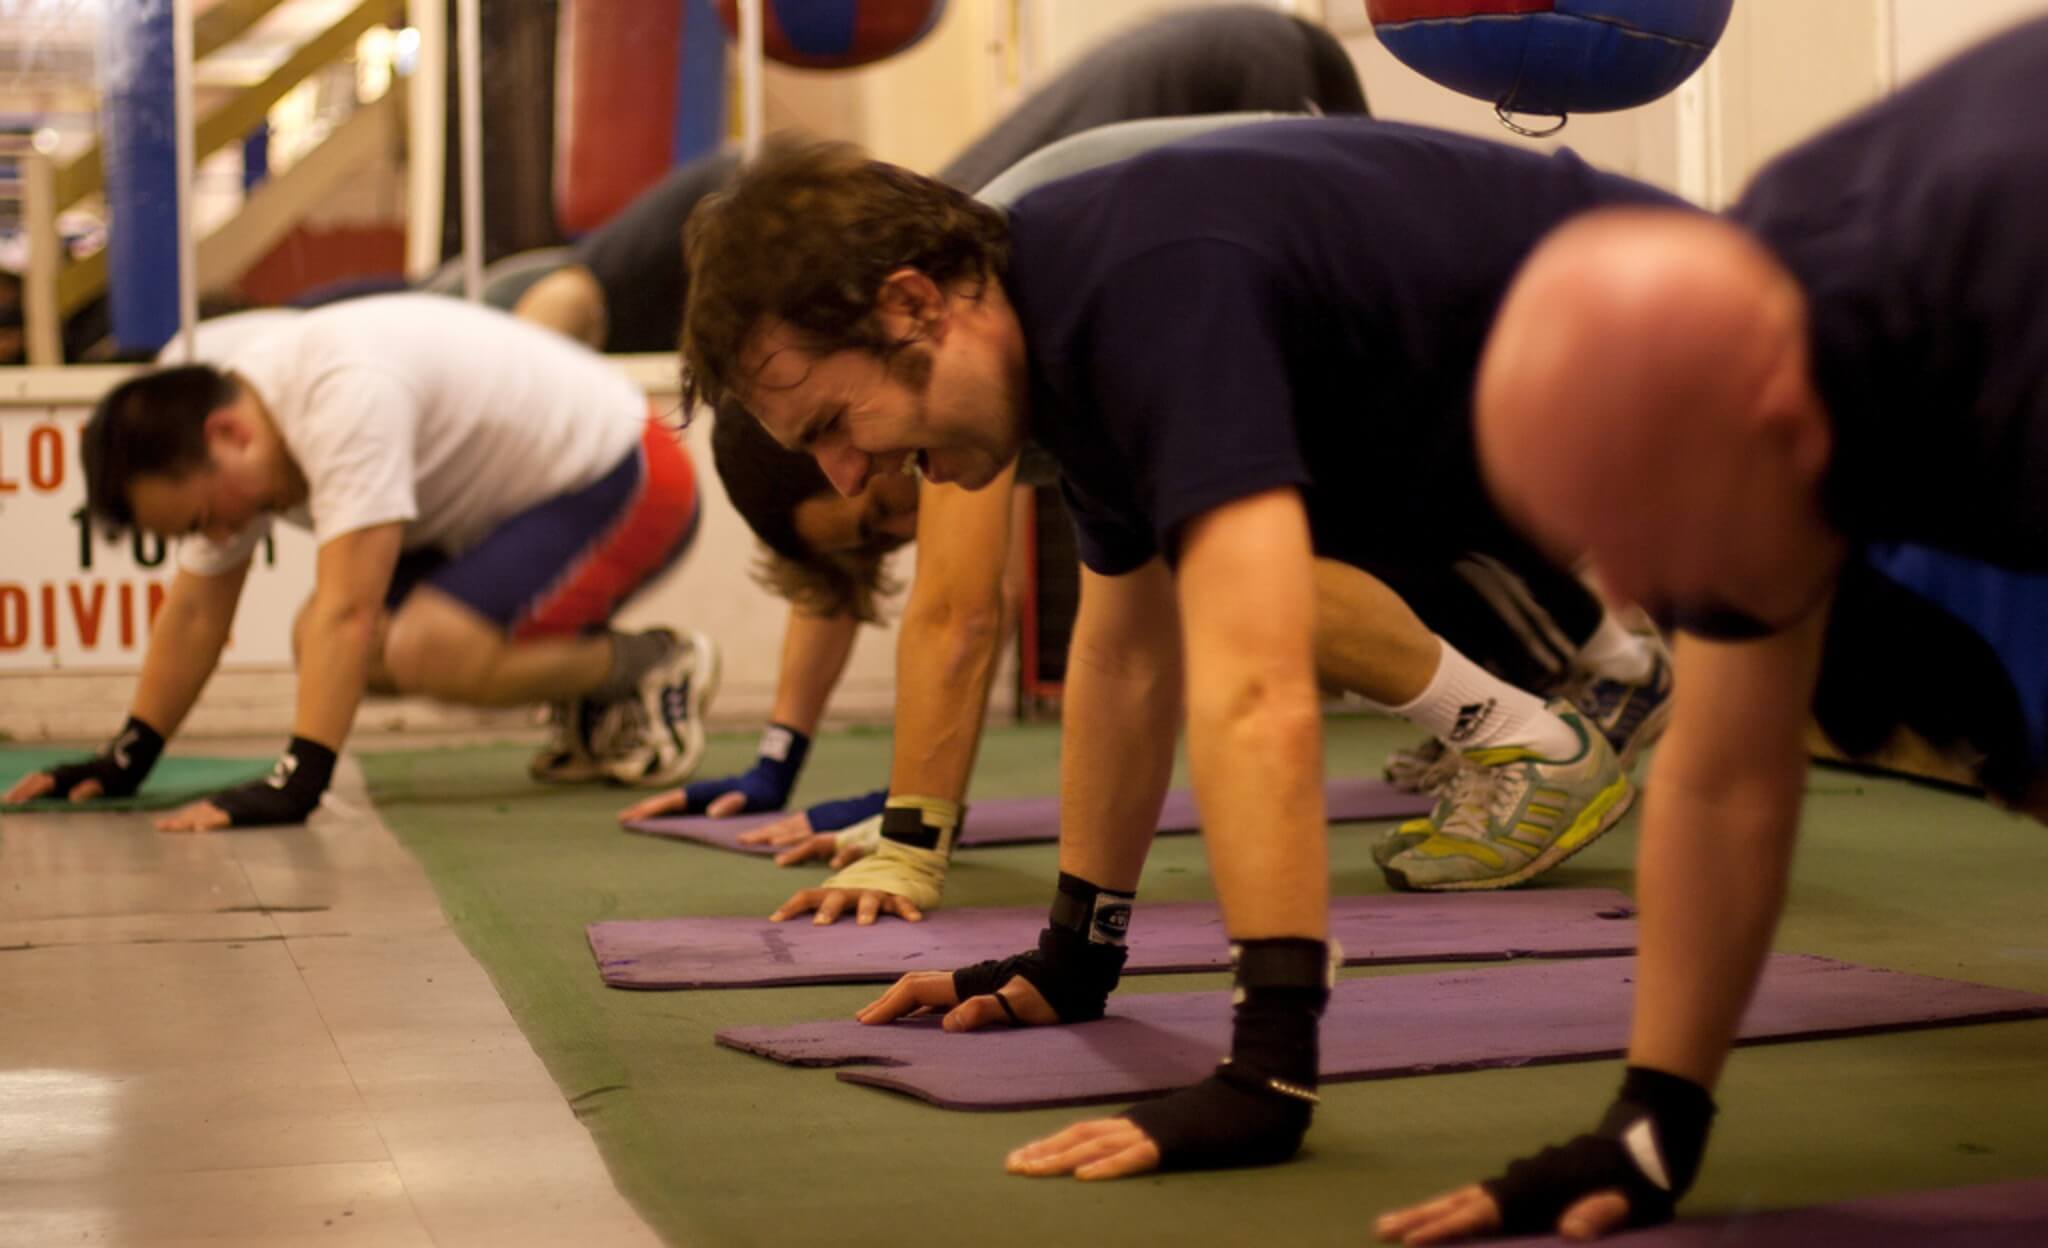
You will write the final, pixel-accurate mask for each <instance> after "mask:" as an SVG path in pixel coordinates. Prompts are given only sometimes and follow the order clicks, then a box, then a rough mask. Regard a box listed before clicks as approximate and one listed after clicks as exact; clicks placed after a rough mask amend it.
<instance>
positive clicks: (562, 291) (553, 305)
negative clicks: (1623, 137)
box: [512, 264, 609, 351]
mask: <svg viewBox="0 0 2048 1248" xmlns="http://www.w3.org/2000/svg"><path fill="white" fill-rule="evenodd" d="M512 312H513V315H515V316H517V317H519V318H520V319H522V320H526V321H531V322H533V323H534V324H536V325H545V326H547V327H548V328H549V329H552V330H554V331H556V332H557V333H561V334H565V335H567V336H568V337H570V338H574V339H576V340H577V341H578V342H581V343H582V344H583V345H585V346H587V347H590V348H591V349H593V350H598V351H602V350H603V349H604V340H605V337H606V335H607V333H608V332H609V323H608V321H607V319H606V316H605V305H604V288H603V287H602V286H600V285H598V283H597V279H596V278H595V277H593V276H592V275H591V272H590V270H589V269H586V268H584V267H583V266H582V265H578V264H571V265H565V266H564V267H562V268H559V269H557V270H555V271H554V272H553V273H550V274H548V275H547V276H546V277H543V278H541V279H540V280H539V281H537V282H535V283H534V284H533V285H532V286H530V287H528V288H527V291H526V293H525V294H524V295H522V296H520V299H519V302H518V304H517V305H516V306H514V308H513V309H512Z"/></svg>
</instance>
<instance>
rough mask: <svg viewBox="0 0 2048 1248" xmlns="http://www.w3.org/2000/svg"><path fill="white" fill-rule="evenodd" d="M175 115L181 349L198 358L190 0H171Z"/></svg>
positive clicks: (188, 359)
mask: <svg viewBox="0 0 2048 1248" xmlns="http://www.w3.org/2000/svg"><path fill="white" fill-rule="evenodd" d="M171 91H172V98H171V116H172V119H173V124H174V125H175V126H176V127H177V136H176V137H177V145H178V344H179V345H178V351H179V355H180V357H181V358H182V359H183V360H184V361H185V362H186V363H188V364H189V363H191V362H192V361H193V360H196V359H198V358H199V345H198V337H197V333H198V325H199V252H198V244H197V243H195V242H194V241H193V236H194V235H195V234H197V233H198V232H199V222H198V220H197V219H196V218H195V217H194V216H193V211H192V183H193V180H194V165H195V164H196V163H197V162H196V161H195V160H194V159H193V151H192V149H193V138H194V136H193V127H194V126H195V125H197V124H198V121H197V118H196V117H195V116H194V115H193V108H192V0H171Z"/></svg>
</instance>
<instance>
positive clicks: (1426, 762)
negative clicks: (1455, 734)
mask: <svg viewBox="0 0 2048 1248" xmlns="http://www.w3.org/2000/svg"><path fill="white" fill-rule="evenodd" d="M1383 774H1385V776H1386V778H1387V783H1388V784H1391V785H1393V786H1394V787H1395V788H1397V789H1400V790H1402V791H1404V792H1407V793H1440V792H1442V791H1443V788H1444V786H1445V785H1447V784H1449V783H1450V782H1451V778H1452V777H1453V776H1455V775H1457V774H1458V752H1457V751H1456V750H1454V749H1452V748H1451V747H1450V746H1448V745H1445V744H1444V743H1443V742H1442V741H1440V740H1438V739H1437V738H1435V737H1431V738H1429V739H1428V740H1426V741H1424V742H1423V743H1422V744H1420V745H1418V746H1416V747H1415V748H1414V749H1412V750H1395V751H1394V752H1393V753H1392V754H1389V755H1387V767H1386V771H1385V772H1384V773H1383Z"/></svg>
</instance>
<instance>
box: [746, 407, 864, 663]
mask: <svg viewBox="0 0 2048 1248" xmlns="http://www.w3.org/2000/svg"><path fill="white" fill-rule="evenodd" d="M711 459H712V462H713V463H714V464H716V465H717V467H718V479H719V480H720V481H721V482H723V483H724V484H725V492H726V496H727V497H729V498H731V499H732V505H733V508H734V509H735V510H737V511H738V512H739V513H740V518H741V519H743V520H745V521H746V522H747V527H748V528H750V529H752V530H753V531H754V536H756V537H758V538H760V539H761V543H762V544H763V545H764V546H766V547H767V548H768V550H767V553H766V556H765V558H764V559H763V562H762V563H761V565H760V566H759V567H757V568H756V569H755V572H754V576H755V579H756V580H758V581H760V582H761V584H762V585H763V586H765V587H766V588H767V589H768V590H769V591H770V592H772V593H774V594H775V595H776V596H778V597H781V598H785V599H788V600H789V601H790V602H792V603H794V604H796V606H797V607H799V608H800V609H802V610H803V611H805V612H807V613H809V614H811V615H826V616H832V615H851V616H853V617H854V618H856V619H859V620H862V621H865V622H868V623H873V622H875V621H876V620H878V619H880V618H881V611H880V608H879V606H878V605H877V599H879V598H881V597H883V596H884V595H887V594H889V593H892V592H893V591H894V590H895V588H896V586H895V585H894V583H893V582H891V581H890V580H889V579H888V578H887V576H886V575H884V562H885V559H886V555H887V552H886V551H881V550H872V551H871V550H851V551H819V550H813V549H812V548H811V546H810V544H809V543H808V542H806V541H804V539H803V537H802V536H801V535H799V534H798V533H797V530H796V509H797V507H798V505H799V504H801V503H802V502H803V501H804V500H805V499H808V498H813V497H816V496H817V495H819V494H830V493H832V492H833V491H832V483H831V482H830V481H828V480H826V478H825V474H824V473H823V472H821V471H819V469H818V464H817V461H816V460H814V459H812V458H811V457H810V456H808V455H804V454H800V453H799V452H796V451H791V450H785V449H784V448H783V447H782V445H781V444H780V443H778V442H776V440H775V439H773V438H771V437H769V436H768V431H767V430H765V429H763V428H761V424H760V422H759V421H757V420H755V419H754V418H753V417H752V416H750V415H748V414H747V411H746V409H744V408H742V407H741V406H740V405H739V404H738V403H735V402H730V401H728V402H726V403H725V404H723V405H721V406H720V407H719V409H718V413H717V415H716V416H715V417H714V418H713V420H712V424H711Z"/></svg>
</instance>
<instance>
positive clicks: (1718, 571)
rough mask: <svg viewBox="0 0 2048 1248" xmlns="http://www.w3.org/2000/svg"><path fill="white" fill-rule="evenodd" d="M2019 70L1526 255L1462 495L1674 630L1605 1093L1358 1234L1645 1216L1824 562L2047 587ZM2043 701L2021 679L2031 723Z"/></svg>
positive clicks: (2047, 389)
mask: <svg viewBox="0 0 2048 1248" xmlns="http://www.w3.org/2000/svg"><path fill="white" fill-rule="evenodd" d="M2044 76H2048V22H2035V23H2033V24H2030V25H2026V26H2022V27H2020V28H2018V29H2016V30H2014V31H2012V32H2009V33H2008V34H2006V35H2004V36H2002V37H2000V38H1999V39H1997V40H1994V41H1993V42H1991V43H1987V44H1985V45H1982V46H1981V47H1979V48H1977V49H1975V50H1973V51H1970V52H1968V53H1965V54H1964V55H1963V56H1961V57H1959V58H1957V59H1956V60H1954V61H1952V62H1951V63H1950V64H1948V65H1947V66H1945V67H1943V68H1941V69H1938V70H1937V71H1935V72H1934V73H1932V74H1930V75H1929V76H1927V77H1926V78H1925V79H1923V80H1921V81H1920V82H1919V83H1918V84H1916V85H1915V86H1913V87H1911V88H1910V89H1908V90H1905V91H1902V92H1900V93H1898V94H1897V95H1895V96H1893V97H1891V98H1890V99H1887V100H1885V101H1883V102H1881V103H1880V104H1878V105H1876V106H1874V107H1872V108H1870V109H1868V110H1866V111H1865V112H1863V113H1862V114H1860V115H1858V116H1856V117H1854V118H1852V119H1851V120H1850V121H1848V122H1847V123H1845V124H1843V125H1841V126H1838V127H1836V128H1835V129H1834V130H1832V131H1829V132H1827V133H1825V134H1823V135H1821V136H1820V137H1819V138H1816V139H1814V140H1812V141H1810V142H1809V143H1807V144H1806V145H1804V146H1803V147H1801V148H1799V149H1797V150H1795V151H1793V152H1792V153H1790V154H1788V155H1787V156H1785V157H1783V158H1781V159H1780V160H1778V161H1777V162H1776V163H1774V164H1773V165H1771V166H1770V167H1769V168H1767V169H1766V170H1765V171H1764V172H1763V173H1762V174H1761V175H1759V176H1758V178H1757V180H1756V182H1755V183H1754V184H1753V185H1752V187H1751V188H1750V190H1749V191H1748V193H1747V194H1746V195H1745V196H1744V197H1743V199H1742V201H1741V203H1740V204H1738V205H1737V206H1736V208H1735V209H1734V210H1733V212H1732V213H1731V221H1730V222H1715V221H1709V220H1702V219H1698V218H1691V217H1679V216H1677V215H1675V214H1666V213H1656V212H1645V211H1639V210H1631V211H1624V212H1616V213H1610V214H1603V215H1598V216H1590V217H1585V218H1581V219H1579V220H1577V221H1575V222H1573V223H1572V224H1570V225H1568V226H1566V227H1565V228H1564V229H1561V230H1559V231H1558V232H1557V233H1556V234H1554V235H1553V236H1552V237H1551V238H1550V239H1549V240H1548V241H1547V242H1546V243H1545V244H1544V245H1543V246H1542V247H1540V248H1539V249H1538V250H1537V251H1536V252H1535V253H1534V254H1533V255H1532V256H1531V258H1530V260H1529V262H1528V263H1527V265H1526V266H1525V267H1524V270H1523V272H1522V274H1521V275H1520V277H1519V278H1518V280H1517V282H1516V284H1515V286H1514V287H1513V289H1512V290H1511V292H1510V294H1509V297H1508V300H1507V302H1506V303H1505V305H1504V306H1503V309H1502V313H1501V316H1500V318H1499V320H1498V322H1497V323H1496V327H1495V332H1494V334H1493V336H1492V338H1491V340H1490V343H1489V346H1488V348H1487V352H1486V354H1485V357H1484V359H1483V362H1482V367H1481V377H1480V382H1479V393H1478V417H1477V419H1478V436H1479V449H1480V455H1481V460H1482V464H1483V470H1484V474H1485V477H1486V480H1487V484H1488V486H1489V488H1490V490H1491V491H1492V493H1493V495H1494V497H1495V498H1496V500H1497V501H1498V502H1499V503H1500V505H1501V507H1502V508H1503V510H1504V511H1506V512H1507V513H1508V514H1509V515H1510V516H1511V517H1512V518H1514V519H1516V520H1517V521H1519V522H1520V523H1521V525H1522V527H1523V528H1524V529H1525V530H1526V531H1527V532H1528V533H1529V534H1531V535H1532V536H1534V537H1535V538H1536V539H1537V541H1538V542H1539V543H1540V544H1541V545H1543V546H1545V547H1547V548H1549V549H1550V550H1551V552H1552V553H1553V554H1559V555H1570V556H1574V557H1584V558H1585V559H1586V560H1587V561H1588V563H1589V565H1590V567H1591V569H1592V571H1593V574H1594V575H1595V576H1596V578H1597V579H1598V580H1599V582H1600V584H1601V585H1602V586H1604V587H1605V589H1606V591H1607V593H1608V594H1609V596H1611V597H1613V598H1615V599H1621V600H1627V601H1631V602H1635V603H1639V604H1642V605H1643V606H1645V607H1647V608H1649V609H1650V611H1651V612H1652V614H1654V615H1657V616H1659V617H1661V618H1662V619H1664V620H1666V621H1667V622H1669V623H1671V624H1674V625H1675V626H1676V627H1678V628H1679V629H1680V630H1681V634H1680V640H1679V643H1678V646H1677V660H1676V663H1677V673H1678V682H1677V683H1678V689H1679V693H1678V697H1677V709H1676V711H1675V713H1674V715H1673V719H1672V724H1671V727H1670V729H1669V732H1668V734H1667V736H1666V737H1665V739H1664V745H1663V748H1662V749H1661V750H1660V751H1659V752H1658V754H1657V757H1656V761H1655V763H1654V766H1653V770H1652V778H1651V782H1650V783H1649V785H1648V786H1647V790H1646V791H1647V799H1646V804H1645V816H1644V820H1643V829H1642V842H1641V848H1640V851H1639V860H1638V867H1637V886H1638V893H1639V899H1640V902H1641V905H1642V912H1643V913H1642V926H1641V933H1642V934H1641V973H1640V974H1639V975H1638V976H1637V977H1636V985H1637V989H1636V993H1637V995H1636V1016H1635V1024H1634V1029H1633V1031H1632V1033H1631V1042H1630V1047H1629V1067H1628V1074H1627V1076H1626V1078H1625V1080H1624V1082H1623V1084H1622V1090H1621V1095H1620V1096H1619V1097H1618V1098H1617V1100H1616V1102H1615V1103H1614V1105H1613V1106H1612V1107H1611V1108H1610V1109H1609V1110H1608V1112H1607V1115H1606V1117H1605V1119H1604V1120H1603V1121H1602V1122H1601V1124H1600V1126H1599V1128H1598V1129H1597V1130H1596V1131H1595V1132H1594V1133H1592V1134H1589V1135H1582V1136H1580V1137H1578V1138H1576V1139H1574V1140H1572V1141H1570V1142H1569V1143H1567V1144H1565V1145H1562V1146H1559V1147H1556V1148H1551V1149H1546V1150H1545V1151H1543V1152H1542V1153H1539V1154H1537V1155H1536V1156H1534V1157H1532V1158H1528V1159H1526V1160H1523V1161H1520V1162H1517V1163H1515V1164H1514V1165H1512V1166H1510V1167H1509V1168H1508V1170H1507V1172H1506V1173H1505V1174H1503V1175H1501V1176H1500V1177H1497V1178H1495V1179H1492V1180H1489V1181H1488V1182H1486V1183H1485V1184H1482V1185H1474V1186H1470V1187H1466V1188H1463V1189H1460V1190H1459V1191H1456V1192H1453V1193H1451V1194H1450V1195H1447V1196H1444V1197H1442V1198H1440V1199H1437V1200H1434V1201H1431V1202H1428V1203H1426V1204H1422V1205H1418V1206H1415V1207H1413V1208H1410V1209H1407V1210H1403V1211H1401V1212H1398V1213H1394V1214H1390V1215H1388V1216H1386V1217H1384V1218H1382V1219H1381V1221H1380V1224H1379V1231H1380V1234H1381V1237H1382V1238H1384V1239H1388V1240H1399V1241H1401V1242H1404V1243H1410V1244H1428V1243H1438V1242H1443V1241H1447V1240H1452V1239H1457V1238H1460V1237H1463V1236H1466V1235H1471V1234H1481V1233H1488V1232H1492V1231H1497V1230H1505V1231H1510V1232H1522V1231H1537V1230H1544V1229H1548V1228H1550V1227H1553V1226H1555V1227H1557V1228H1558V1229H1559V1230H1561V1231H1562V1232H1563V1233H1565V1234H1566V1235H1567V1236H1571V1237H1581V1236H1588V1235H1595V1234H1600V1233H1604V1232H1606V1231H1608V1230H1612V1229H1614V1228H1615V1227H1617V1226H1619V1225H1621V1224H1623V1223H1624V1222H1634V1223H1644V1222H1653V1221H1658V1220H1661V1219H1664V1218H1668V1217H1670V1216H1671V1215H1672V1212H1673V1207H1674V1205H1675V1203H1676V1202H1677V1200H1678V1199H1679V1198H1680V1197H1681V1196H1683V1195H1684V1193H1685V1191H1686V1189H1687V1188H1688V1187H1689V1186H1690V1184H1691V1182H1692V1179H1693V1177H1694V1175H1695V1174H1696V1172H1697V1171H1698V1168H1699V1165H1700V1161H1701V1159H1702V1156H1703V1155H1704V1151H1705V1147H1706V1138H1707V1128H1708V1124H1709V1122H1710V1120H1711V1118H1712V1116H1713V1113H1714V1104H1713V1100H1712V1095H1711V1091H1710V1090H1711V1089H1712V1087H1713V1086H1714V1083H1715V1081H1716V1079H1717V1078H1718V1076H1719V1074H1720V1071H1721V1066H1722V1063H1723V1061H1724V1060H1725V1058H1726V1056H1727V1053H1728V1048H1729V1045H1730V1043H1731V1040H1732V1037H1733V1035H1734V1032H1735V1028H1736V1024H1737V1022H1738V1021H1739V1019H1740V1017H1741V1014H1742V1010H1743V1007H1744V1004H1745V1003H1746V1002H1747V1001H1748V999H1749V995H1750V992H1751V989H1752V988H1753V987H1754V985H1755V983H1756V978H1757V974H1758V970H1759V967H1760V966H1761V963H1762V959H1763V956H1764V953H1765V952H1766V950H1767V949H1768V947H1769V945H1770V940H1771V933H1772V929H1773V927H1774V926H1775V924H1776V922H1777V918H1778V915H1779V912H1780V910H1781V908H1782V904H1783V901H1784V896H1785V888H1786V877H1787V873H1788V870H1789V865H1790V862H1791V856H1792V846H1793V841H1794V837H1795V833H1796V831H1797V828H1798V813H1799V803H1800V797H1801V791H1802V784H1803V780H1804V776H1805V771H1806V763H1805V751H1804V748H1803V738H1804V730H1805V725H1806V722H1807V714H1808V705H1809V702H1810V700H1811V695H1812V694H1813V691H1814V689H1815V684H1816V673H1817V672H1818V671H1819V669H1820V668H1821V665H1822V661H1823V655H1824V648H1825V647H1824V638H1825V637H1826V636H1827V627H1828V619H1829V611H1828V609H1827V605H1828V603H1829V601H1830V599H1831V596H1833V595H1835V594H1836V592H1837V587H1838V581H1839V580H1840V578H1841V577H1842V574H1843V572H1844V569H1845V568H1852V569H1862V568H1865V567H1873V566H1875V567H1886V566H1890V565H1891V564H1896V563H1897V560H1898V556H1897V553H1896V551H1895V550H1892V551H1888V550H1887V548H1886V547H1885V546H1884V545H1881V544H1885V543H1896V542H1910V543H1916V544H1918V545H1919V546H1922V547H1925V548H1928V549H1930V550H1933V551H1935V552H1938V554H1939V555H1940V556H1941V557H1942V558H1944V559H1952V560H1962V561H1966V562H1969V563H1973V564H1976V565H1978V566H1979V567H1990V568H1993V569H1994V570H1996V571H1997V572H1999V573H2000V574H2001V575H2005V576H2012V575H2016V574H2018V573H2024V572H2039V571H2042V570H2048V489H2044V488H2042V487H2043V483H2044V482H2048V295H2044V292H2048V213H2044V212H2043V209H2042V205H2043V204H2044V203H2048V127H2043V126H2042V125H2041V124H2040V122H2039V117H2038V109H2037V102H2038V98H2039V85H2038V84H2039V83H2040V82H2041V81H2043V79H2044ZM1970 579H1981V578H1959V577H1957V576H1955V575H1951V574H1948V573H1943V574H1942V575H1941V576H1940V577H1939V578H1938V580H1937V579H1930V580H1928V585H1929V586H1930V588H1932V589H1933V590H1935V591H1936V592H1938V593H1939V594H1941V595H1944V596H1951V597H1952V594H1951V591H1950V590H1943V589H1941V586H1942V585H1944V584H1946V585H1950V586H1954V585H1960V584H1964V583H1966V582H1967V581H1968V580H1970ZM1966 597H1967V595H1966ZM1952 600H1954V601H1961V600H1962V599H1953V598H1952ZM1845 601H1846V597H1845ZM2009 601H2010V603H2011V604H2021V603H2028V602H2031V604H2036V605H2029V606H2026V607H2025V608H2024V609H2026V610H2028V611H2030V612H2032V613H2034V615H2035V618H2032V619H2030V620H2026V621H2022V623H2024V624H2027V625H2030V628H2028V629H2027V630H2026V632H2027V635H2029V636H2031V637H2032V638H2033V639H2035V640H2034V641H2033V642H2032V644H2031V650H2032V652H2033V654H2034V655H2038V654H2039V651H2040V644H2039V641H2038V639H2039V638H2040V637H2041V636H2043V635H2044V633H2043V630H2044V629H2048V603H2044V602H2043V600H2042V598H2041V597H2040V595H2038V594H2035V595H2033V596H2032V597H2031V599H2030V600H2029V599H2025V598H2011V599H2010V600H2009ZM1960 614H1962V615H1963V616H1964V617H1965V618H1967V616H1968V611H1967V610H1964V611H1962V612H1960ZM2013 624H2014V621H2013V620H2011V619H2010V618H2007V619H2006V620H2005V621H2004V624H2003V627H2005V628H2006V629H2008V630H2009V629H2011V627H2012V626H2013ZM1980 631H1981V630H1980ZM2036 662H2037V661H2036ZM2043 689H2044V685H2043V684H2041V683H2039V682H2034V683H2032V684H2030V685H2027V686H2024V687H2023V690H2022V691H2023V692H2025V693H2027V694H2028V695H2029V696H2030V698H2031V701H2032V705H2030V706H2028V707H2027V708H2025V709H2026V711H2027V712H2028V713H2029V715H2030V716H2031V717H2032V719H2033V720H2034V722H2035V723H2039V722H2040V719H2041V711H2042V709H2043V701H2044V699H2043V694H2042V690H2043ZM1958 697H1959V698H1960V695H1958ZM1963 704H1964V703H1962V702H1961V701H1958V702H1957V703H1956V705H1963ZM1999 770H2000V772H2001V773H2003V774H2004V776H2005V777H2006V778H2004V779H2000V778H1999V776H1989V775H1987V776H1986V777H1985V779H1986V780H1987V782H1992V783H1994V784H1996V785H1998V786H2000V787H2002V788H2004V789H2005V796H2007V797H2009V798H2016V797H2020V796H2023V794H2024V791H2025V790H2026V789H2027V788H2029V787H2033V788H2035V790H2036V791H2039V790H2038V786H2039V781H2040V778H2041V776H2042V775H2043V773H2044V767H2043V763H2042V755H2041V752H2040V749H2039V746H2038V745H2035V746H2034V747H2033V752H2032V756H2031V758H2030V759H2029V760H2028V761H2027V764H2026V765H2025V766H2023V767H2021V768H2019V769H2018V773H2019V774H2018V776H2017V778H2012V772H2011V770H2010V769H2007V768H2000V769H1999ZM2035 809H2036V810H2037V811H2038V809H2039V807H2038V806H2036V807H2035Z"/></svg>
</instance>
